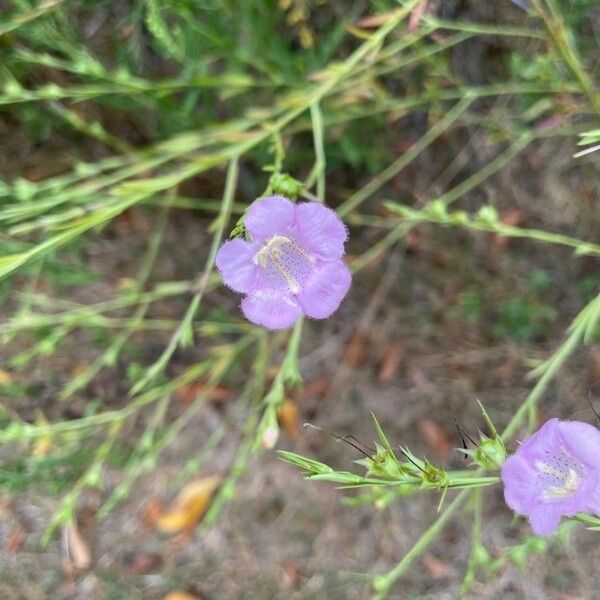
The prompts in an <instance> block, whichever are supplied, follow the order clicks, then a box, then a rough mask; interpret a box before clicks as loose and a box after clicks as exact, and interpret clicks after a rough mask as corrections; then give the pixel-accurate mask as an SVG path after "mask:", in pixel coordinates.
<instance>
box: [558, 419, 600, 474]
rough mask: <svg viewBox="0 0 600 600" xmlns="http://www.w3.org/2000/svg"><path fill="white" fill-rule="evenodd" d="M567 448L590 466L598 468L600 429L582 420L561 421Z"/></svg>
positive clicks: (560, 429)
mask: <svg viewBox="0 0 600 600" xmlns="http://www.w3.org/2000/svg"><path fill="white" fill-rule="evenodd" d="M558 430H559V434H560V437H561V439H562V442H563V444H564V445H565V448H566V449H567V450H568V451H569V452H570V453H571V454H572V455H573V456H574V457H575V458H578V459H579V460H581V461H582V462H584V463H586V464H587V465H589V466H590V467H594V468H596V467H597V465H598V462H599V461H600V431H599V430H598V429H597V428H596V427H594V426H593V425H590V424H589V423H583V422H582V421H561V422H560V423H559V425H558Z"/></svg>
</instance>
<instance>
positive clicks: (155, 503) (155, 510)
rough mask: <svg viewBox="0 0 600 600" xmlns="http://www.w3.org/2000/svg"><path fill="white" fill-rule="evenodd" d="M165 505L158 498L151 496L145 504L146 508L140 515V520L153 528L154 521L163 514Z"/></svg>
mask: <svg viewBox="0 0 600 600" xmlns="http://www.w3.org/2000/svg"><path fill="white" fill-rule="evenodd" d="M164 512H165V505H164V503H163V502H161V501H160V500H158V499H156V498H153V499H152V500H150V502H149V503H148V505H147V506H146V510H145V511H144V514H143V515H142V522H143V523H144V525H145V526H146V527H148V528H151V529H154V528H155V527H156V521H158V518H159V517H160V516H161V515H162V514H164Z"/></svg>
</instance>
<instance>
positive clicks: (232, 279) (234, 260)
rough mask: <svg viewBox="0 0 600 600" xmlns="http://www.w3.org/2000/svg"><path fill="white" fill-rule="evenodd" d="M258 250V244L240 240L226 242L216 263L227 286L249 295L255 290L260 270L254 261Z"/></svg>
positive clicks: (220, 249)
mask: <svg viewBox="0 0 600 600" xmlns="http://www.w3.org/2000/svg"><path fill="white" fill-rule="evenodd" d="M257 250H258V247H257V245H256V244H249V243H248V242H244V240H240V239H235V240H231V241H229V242H225V243H224V244H223V245H222V246H221V247H220V248H219V251H218V252H217V258H216V261H215V262H216V265H217V269H219V271H220V272H221V277H223V283H225V285H227V286H229V287H230V288H231V289H232V290H235V291H236V292H242V293H248V292H251V291H253V290H254V288H255V286H256V280H257V277H258V276H259V269H258V267H257V266H256V265H255V264H254V262H253V260H252V259H253V257H254V254H256V252H257Z"/></svg>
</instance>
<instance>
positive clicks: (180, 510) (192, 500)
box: [155, 475, 221, 533]
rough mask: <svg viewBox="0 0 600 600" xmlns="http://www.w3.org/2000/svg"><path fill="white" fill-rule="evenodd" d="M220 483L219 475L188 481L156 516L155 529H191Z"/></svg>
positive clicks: (171, 530)
mask: <svg viewBox="0 0 600 600" xmlns="http://www.w3.org/2000/svg"><path fill="white" fill-rule="evenodd" d="M220 483H221V477H220V476H219V475H211V476H209V477H202V478H201V479H195V480H194V481H190V482H189V483H188V484H187V485H185V486H184V488H183V489H182V490H181V491H180V492H179V494H177V497H176V498H175V500H173V502H172V503H171V505H170V506H169V508H168V509H167V510H166V511H165V512H164V513H163V514H161V515H159V516H158V517H157V519H156V521H155V526H156V529H158V530H159V531H161V532H163V533H179V532H182V531H190V530H192V529H193V528H194V527H195V526H196V524H197V523H198V522H199V521H200V519H201V518H202V516H203V515H204V513H205V512H206V509H207V508H208V506H209V504H210V501H211V499H212V497H213V495H214V493H215V491H216V490H217V488H218V487H219V485H220Z"/></svg>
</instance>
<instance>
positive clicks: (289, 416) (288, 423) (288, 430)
mask: <svg viewBox="0 0 600 600" xmlns="http://www.w3.org/2000/svg"><path fill="white" fill-rule="evenodd" d="M277 419H278V420H279V425H280V427H281V428H282V429H283V431H284V432H285V434H286V435H287V436H288V437H289V438H290V439H292V440H294V441H298V440H299V439H300V413H299V412H298V405H297V404H296V403H295V402H294V401H293V400H286V401H285V402H284V403H283V404H282V405H281V406H280V407H279V410H278V411H277Z"/></svg>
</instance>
